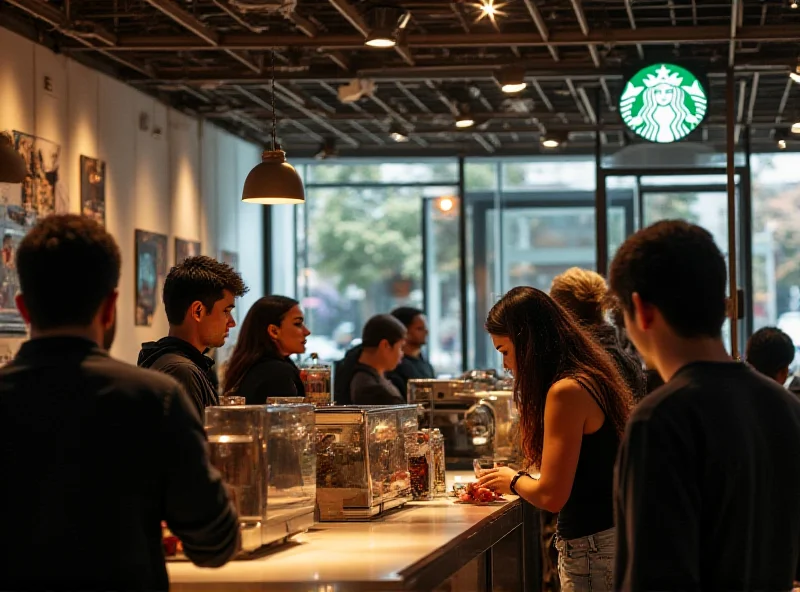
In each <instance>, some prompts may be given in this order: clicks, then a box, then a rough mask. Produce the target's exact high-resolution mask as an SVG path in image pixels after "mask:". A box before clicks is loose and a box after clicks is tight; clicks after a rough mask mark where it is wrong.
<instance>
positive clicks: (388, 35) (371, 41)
mask: <svg viewBox="0 0 800 592" xmlns="http://www.w3.org/2000/svg"><path fill="white" fill-rule="evenodd" d="M364 45H368V46H369V47H377V48H380V49H385V48H387V47H394V46H395V45H397V41H396V40H395V38H394V33H392V32H391V31H388V30H382V29H373V30H372V31H371V32H370V34H369V35H367V38H366V40H365V41H364Z"/></svg>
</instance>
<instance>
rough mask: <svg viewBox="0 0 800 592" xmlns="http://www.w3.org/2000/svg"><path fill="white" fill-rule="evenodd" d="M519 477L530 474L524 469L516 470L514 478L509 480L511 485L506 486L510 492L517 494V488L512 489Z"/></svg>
mask: <svg viewBox="0 0 800 592" xmlns="http://www.w3.org/2000/svg"><path fill="white" fill-rule="evenodd" d="M520 477H530V475H529V474H528V473H526V472H525V471H518V472H517V474H516V475H514V478H513V479H512V480H511V485H509V486H508V488H509V489H510V490H511V493H513V494H514V495H519V494H518V493H517V490H516V489H514V486H515V485H516V484H517V481H519V478H520Z"/></svg>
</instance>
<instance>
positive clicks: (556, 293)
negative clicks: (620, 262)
mask: <svg viewBox="0 0 800 592" xmlns="http://www.w3.org/2000/svg"><path fill="white" fill-rule="evenodd" d="M606 292H608V286H606V280H604V279H603V276H602V275H600V274H599V273H596V272H594V271H589V270H588V269H581V268H580V267H571V268H569V269H568V270H567V271H565V272H564V273H562V274H561V275H557V276H556V277H555V278H553V283H552V285H551V286H550V297H551V298H552V299H553V300H555V301H556V302H558V303H559V304H560V305H561V306H563V307H564V308H565V309H567V311H568V312H569V313H570V314H573V315H575V319H576V320H577V321H578V322H579V323H582V324H585V325H602V324H604V323H605V317H604V315H605V307H606Z"/></svg>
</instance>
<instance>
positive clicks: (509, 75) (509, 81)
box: [495, 66, 528, 94]
mask: <svg viewBox="0 0 800 592" xmlns="http://www.w3.org/2000/svg"><path fill="white" fill-rule="evenodd" d="M495 80H497V83H498V84H499V85H500V89H501V90H502V91H503V92H504V93H509V94H511V93H518V92H520V91H521V90H524V89H525V87H526V86H528V83H527V82H525V68H524V67H522V66H509V67H506V68H503V69H502V70H500V71H499V72H496V73H495Z"/></svg>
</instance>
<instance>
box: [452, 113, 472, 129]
mask: <svg viewBox="0 0 800 592" xmlns="http://www.w3.org/2000/svg"><path fill="white" fill-rule="evenodd" d="M473 125H475V120H474V119H472V118H471V117H469V116H467V115H462V116H460V117H459V118H458V119H456V127H472V126H473Z"/></svg>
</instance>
